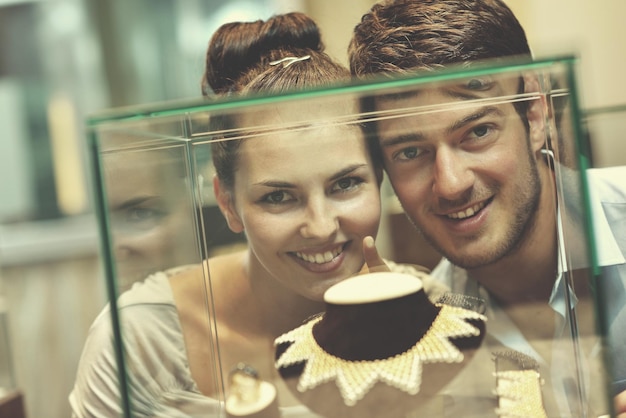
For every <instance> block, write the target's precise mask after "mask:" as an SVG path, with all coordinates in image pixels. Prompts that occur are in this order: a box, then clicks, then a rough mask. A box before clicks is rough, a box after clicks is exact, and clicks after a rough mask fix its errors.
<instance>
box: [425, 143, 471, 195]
mask: <svg viewBox="0 0 626 418" xmlns="http://www.w3.org/2000/svg"><path fill="white" fill-rule="evenodd" d="M473 184H474V173H473V172H472V170H470V169H469V168H468V165H467V161H466V159H465V158H464V157H463V155H462V151H459V150H455V149H452V148H449V147H443V148H440V149H438V150H437V155H436V156H435V168H434V178H433V193H435V194H436V195H437V196H438V197H440V198H443V199H446V200H458V199H461V198H462V197H463V196H464V195H465V194H466V192H467V190H469V189H470V188H471V187H472V185H473Z"/></svg>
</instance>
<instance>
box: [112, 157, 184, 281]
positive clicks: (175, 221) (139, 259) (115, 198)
mask: <svg viewBox="0 0 626 418" xmlns="http://www.w3.org/2000/svg"><path fill="white" fill-rule="evenodd" d="M180 164H181V163H180V159H179V158H176V155H175V154H174V155H173V153H172V152H166V151H163V150H154V151H143V152H118V153H115V154H109V155H106V156H105V159H104V165H105V173H106V181H107V198H108V203H109V213H110V222H111V230H112V232H113V245H114V247H115V257H116V260H115V261H116V263H117V273H118V274H117V276H118V281H119V284H120V286H121V287H122V288H123V287H127V286H129V285H130V284H132V282H134V281H137V280H143V279H145V278H146V276H147V275H148V274H150V273H153V272H155V271H159V270H163V269H166V268H169V267H174V266H176V265H178V264H183V263H189V262H192V261H193V259H190V257H189V254H195V253H196V252H195V247H194V246H193V245H194V243H195V241H194V237H195V234H194V229H193V218H192V211H191V205H190V203H189V198H188V197H186V195H185V192H184V190H185V184H184V180H183V177H182V175H181V173H180V172H179V171H180V169H179V167H180Z"/></svg>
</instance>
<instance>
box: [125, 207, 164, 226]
mask: <svg viewBox="0 0 626 418" xmlns="http://www.w3.org/2000/svg"><path fill="white" fill-rule="evenodd" d="M161 217H162V212H161V211H158V210H156V209H153V208H131V209H129V210H128V211H127V213H126V219H127V221H128V222H132V223H140V222H148V221H153V220H158V219H159V218H161Z"/></svg>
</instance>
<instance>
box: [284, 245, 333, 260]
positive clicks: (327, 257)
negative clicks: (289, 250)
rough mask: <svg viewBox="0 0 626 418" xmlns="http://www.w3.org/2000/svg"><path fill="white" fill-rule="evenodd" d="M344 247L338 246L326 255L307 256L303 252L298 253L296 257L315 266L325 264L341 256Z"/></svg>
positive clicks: (325, 253)
mask: <svg viewBox="0 0 626 418" xmlns="http://www.w3.org/2000/svg"><path fill="white" fill-rule="evenodd" d="M341 250H342V246H341V245H340V246H338V247H337V248H335V249H334V250H332V251H326V252H324V253H316V254H305V253H301V252H296V253H295V254H296V257H298V258H300V259H302V260H304V261H308V262H309V263H315V264H324V263H328V262H330V261H332V260H333V259H334V258H335V257H337V256H338V255H339V254H341Z"/></svg>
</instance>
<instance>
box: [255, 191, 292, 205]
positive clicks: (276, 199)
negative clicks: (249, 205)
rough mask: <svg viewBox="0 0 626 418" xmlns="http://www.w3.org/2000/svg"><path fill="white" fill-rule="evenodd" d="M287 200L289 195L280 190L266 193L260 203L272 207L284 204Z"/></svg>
mask: <svg viewBox="0 0 626 418" xmlns="http://www.w3.org/2000/svg"><path fill="white" fill-rule="evenodd" d="M288 200H289V195H288V194H287V193H286V192H284V191H282V190H277V191H275V192H271V193H268V194H266V195H265V196H263V198H262V199H261V201H262V202H265V203H269V204H272V205H277V204H280V203H285V202H287V201H288Z"/></svg>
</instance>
